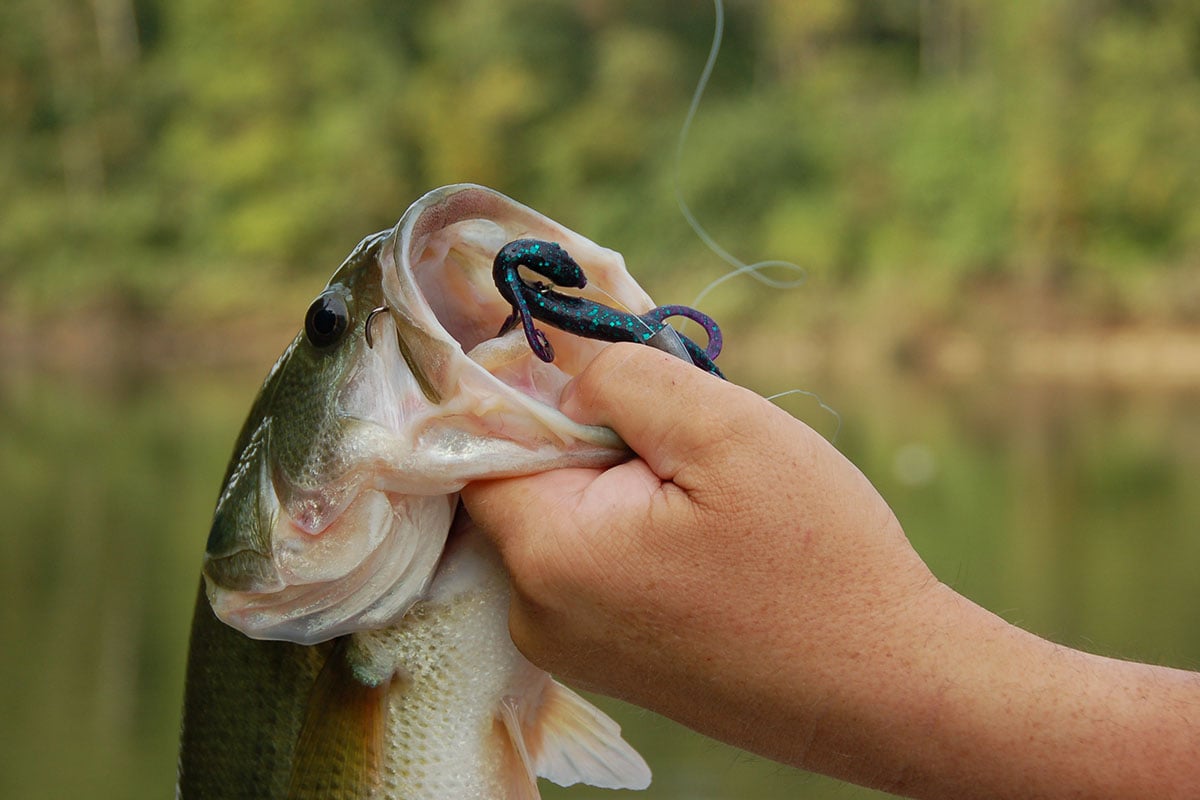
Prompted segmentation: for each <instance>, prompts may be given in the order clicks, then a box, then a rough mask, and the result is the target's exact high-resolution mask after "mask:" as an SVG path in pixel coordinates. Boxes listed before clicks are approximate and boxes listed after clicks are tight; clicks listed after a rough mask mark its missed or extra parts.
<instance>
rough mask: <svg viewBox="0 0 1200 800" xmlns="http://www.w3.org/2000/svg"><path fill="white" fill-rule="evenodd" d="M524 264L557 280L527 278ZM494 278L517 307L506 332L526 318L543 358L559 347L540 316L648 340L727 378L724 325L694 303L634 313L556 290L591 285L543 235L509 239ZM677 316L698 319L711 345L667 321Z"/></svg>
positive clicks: (583, 330) (599, 335)
mask: <svg viewBox="0 0 1200 800" xmlns="http://www.w3.org/2000/svg"><path fill="white" fill-rule="evenodd" d="M518 267H525V268H526V269H529V270H530V271H532V272H535V273H537V274H538V275H541V276H542V277H544V278H547V279H548V280H549V281H550V282H551V283H550V284H545V283H542V282H541V281H534V282H532V283H531V282H529V281H527V280H525V279H524V278H522V277H521V275H520V273H519V272H518V270H517V268H518ZM492 277H493V278H494V280H495V281H496V288H497V289H499V290H500V294H501V295H502V296H503V297H504V299H505V300H507V301H508V303H509V305H511V306H512V314H510V315H509V316H508V319H506V320H504V324H503V325H502V326H501V327H500V334H501V335H502V334H505V333H507V332H508V331H510V330H512V329H513V328H514V327H515V326H516V325H517V324H518V323H520V325H521V326H522V328H523V329H524V331H525V338H526V340H527V341H528V342H529V347H530V348H531V349H532V350H533V352H534V353H535V354H537V357H538V358H540V359H541V360H542V361H547V362H548V361H553V360H554V348H553V347H551V346H550V341H549V340H548V339H547V338H546V334H545V333H543V332H542V331H540V330H538V328H536V327H535V326H534V324H533V320H534V319H535V318H536V319H539V320H541V321H542V322H545V323H546V324H548V325H553V326H554V327H555V328H558V329H559V330H563V331H566V332H568V333H573V334H575V335H577V336H583V337H586V338H588V339H600V340H602V341H606V342H636V343H639V344H648V345H650V346H651V347H657V348H658V349H660V350H665V351H666V352H668V353H671V354H672V355H675V356H678V357H679V358H684V359H685V360H689V359H690V360H691V362H692V363H693V364H695V365H696V366H697V367H700V368H701V369H703V370H707V371H708V372H711V373H712V374H713V375H716V376H718V377H720V378H724V377H725V376H724V375H723V374H721V370H720V369H718V368H717V365H716V364H715V363H714V359H716V357H717V355H719V354H720V352H721V344H722V340H721V329H720V327H718V326H717V323H716V322H715V321H714V320H713V319H712V317H710V316H708V315H707V314H704V313H702V312H700V311H697V310H696V309H694V308H689V307H688V306H658V307H657V308H652V309H650V310H649V311H647V312H646V313H645V314H633V313H630V312H628V311H621V310H620V309H616V308H611V307H609V306H606V305H604V304H603V303H597V302H596V301H595V300H589V299H587V298H585V297H580V296H578V295H569V294H563V293H561V292H557V291H555V290H554V287H555V286H566V287H571V288H575V289H582V288H583V287H584V286H586V285H587V277H586V276H585V275H584V274H583V269H582V268H581V267H580V266H579V264H577V263H576V262H575V259H573V258H571V256H570V254H568V253H567V251H566V250H564V249H563V248H562V247H561V246H559V245H558V243H556V242H544V241H542V240H540V239H517V240H516V241H512V242H509V243H508V244H506V245H504V247H502V248H500V252H499V253H497V254H496V260H495V262H494V263H493V266H492ZM671 317H686V318H688V319H690V320H692V321H693V322H696V323H698V324H699V325H700V326H701V327H703V328H704V330H705V331H706V332H707V333H708V346H707V347H704V348H701V347H700V345H698V344H696V343H695V342H693V341H692V340H691V339H689V338H688V337H686V336H684V335H683V334H681V333H677V332H676V331H675V330H674V329H673V328H670V327H669V326H668V325H667V324H666V320H667V319H669V318H671ZM681 345H682V347H681Z"/></svg>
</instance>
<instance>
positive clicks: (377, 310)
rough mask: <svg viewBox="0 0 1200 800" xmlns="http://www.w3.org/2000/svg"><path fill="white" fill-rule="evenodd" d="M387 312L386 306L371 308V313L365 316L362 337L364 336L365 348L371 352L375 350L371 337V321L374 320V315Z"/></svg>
mask: <svg viewBox="0 0 1200 800" xmlns="http://www.w3.org/2000/svg"><path fill="white" fill-rule="evenodd" d="M387 310H388V307H387V306H379V307H378V308H372V309H371V313H369V314H367V321H366V322H365V323H363V335H364V336H366V339H367V347H369V348H371V349H372V350H374V349H375V341H374V339H373V338H372V337H371V320H373V319H375V315H376V314H379V313H382V312H384V311H387Z"/></svg>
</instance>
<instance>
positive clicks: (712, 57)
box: [671, 0, 807, 307]
mask: <svg viewBox="0 0 1200 800" xmlns="http://www.w3.org/2000/svg"><path fill="white" fill-rule="evenodd" d="M713 6H714V9H715V12H716V20H715V24H714V26H713V40H712V45H711V46H710V47H709V50H708V60H706V61H705V62H704V69H703V70H701V72H700V80H699V82H697V84H696V90H695V91H694V92H692V102H691V105H689V106H688V110H687V114H686V115H684V118H683V126H682V127H681V128H680V130H679V140H678V141H677V142H676V145H675V169H674V173H673V175H672V177H671V183H672V186H673V188H674V190H675V203H676V205H678V206H679V213H681V214H682V215H683V218H684V219H685V220H687V223H688V225H689V226H690V227H691V229H692V231H693V232H694V233H695V234H696V236H698V237H699V238H700V241H702V242H704V245H705V246H706V247H707V248H708V249H709V250H711V251H712V252H713V253H714V254H715V255H716V256H717V257H718V258H720V259H721V260H722V261H724V262H725V263H726V264H728V265H729V266H731V267H733V271H732V272H729V273H727V274H725V275H722V276H721V277H720V278H717V279H716V280H714V281H713V282H712V283H710V284H709V285H708V286H706V287H704V289H703V290H702V291H701V292H700V294H698V295H696V298H695V299H694V300H692V302H691V305H692V306H693V307H698V306H699V304H700V301H701V300H703V299H704V298H705V297H706V296H707V295H708V293H709V292H711V291H712V290H713V289H715V288H717V287H718V286H720V285H721V284H722V283H725V281H727V280H730V279H731V278H735V277H737V276H738V275H750V276H751V277H752V278H754V279H755V280H757V281H759V282H760V283H763V284H765V285H767V286H769V287H771V288H772V289H794V288H796V287H797V286H800V285H802V284H803V283H804V280H805V277H806V274H807V273H806V272H805V269H804V267H801V266H800V265H799V264H793V263H792V262H790V261H781V260H777V259H772V260H767V261H756V262H755V263H753V264H747V263H746V262H744V261H742V260H741V259H740V258H738V257H737V256H735V255H733V254H732V253H730V252H729V251H728V250H726V249H725V248H724V247H721V245H720V244H718V243H717V241H716V239H714V238H713V237H712V236H711V235H710V234H709V232H708V231H707V230H706V229H705V228H704V226H703V225H701V224H700V220H699V219H697V218H696V215H695V214H694V213H692V209H691V207H690V206H689V205H688V204H687V201H686V200H684V199H683V191H682V189H681V188H680V185H679V176H680V174H681V173H682V164H683V149H684V146H685V145H686V144H687V137H688V133H690V132H691V129H692V121H693V120H694V119H695V117H696V111H697V109H699V108H700V100H701V99H702V98H703V97H704V92H705V90H707V88H708V82H709V79H710V78H711V77H712V71H713V67H714V66H715V65H716V63H717V56H718V54H720V52H721V40H722V39H723V38H724V37H725V4H724V2H723V1H722V0H713ZM768 268H777V269H782V270H785V271H788V272H792V273H795V274H797V275H798V277H796V278H792V279H791V280H780V279H778V278H773V277H771V276H770V275H767V274H765V273H764V272H763V270H764V269H768Z"/></svg>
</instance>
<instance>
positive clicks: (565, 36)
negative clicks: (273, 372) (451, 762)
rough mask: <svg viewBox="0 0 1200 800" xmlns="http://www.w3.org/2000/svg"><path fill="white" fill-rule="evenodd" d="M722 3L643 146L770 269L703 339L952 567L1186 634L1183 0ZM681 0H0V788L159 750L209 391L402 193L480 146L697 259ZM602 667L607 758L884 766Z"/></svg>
mask: <svg viewBox="0 0 1200 800" xmlns="http://www.w3.org/2000/svg"><path fill="white" fill-rule="evenodd" d="M727 14H728V16H727V26H726V36H725V39H724V42H723V50H722V55H721V59H720V61H719V62H718V64H717V67H716V70H715V72H714V74H713V80H712V84H711V86H710V89H709V93H708V95H707V96H706V98H705V100H704V102H703V104H702V105H701V108H700V112H699V115H698V117H697V118H696V123H695V126H694V128H693V129H692V132H691V134H690V136H689V138H688V140H687V142H686V148H685V150H684V152H683V157H682V160H681V162H680V172H679V185H680V188H681V190H682V193H683V195H684V196H685V197H686V198H687V200H688V202H689V203H690V204H691V206H692V208H693V209H694V210H695V212H696V214H697V215H698V217H699V218H700V219H701V221H702V222H703V223H704V224H705V225H706V226H707V227H708V228H709V229H710V231H711V232H712V234H713V235H714V236H715V237H716V239H717V240H718V241H719V242H720V243H721V244H722V245H723V246H724V247H726V248H728V249H729V250H731V251H732V252H733V253H735V254H736V255H738V256H739V257H740V258H743V259H746V260H750V261H754V260H758V259H763V258H779V259H787V260H790V261H794V262H796V263H798V264H801V265H803V266H804V267H805V269H806V271H807V282H806V284H805V285H804V286H802V287H800V288H798V289H793V290H790V291H779V290H773V289H770V288H767V287H764V286H762V285H761V284H759V283H756V282H755V281H753V280H749V279H746V278H740V279H737V280H734V281H730V282H728V283H724V284H722V285H721V286H720V287H719V288H717V289H716V290H715V291H713V292H712V293H711V294H710V295H708V296H707V297H706V298H705V300H704V304H703V307H704V309H705V310H706V311H708V312H710V313H711V314H713V315H714V316H715V317H716V318H717V319H718V320H719V321H720V322H721V323H722V325H723V327H724V329H725V334H726V341H727V342H728V345H727V348H726V352H725V354H724V355H723V357H722V359H721V364H722V366H723V367H724V369H725V370H726V372H727V374H729V376H730V377H731V378H732V379H734V380H736V381H738V382H741V383H744V384H746V385H749V386H751V387H753V388H755V389H756V390H757V391H760V392H761V393H763V394H773V393H775V392H780V391H784V390H788V389H794V388H800V389H804V390H808V391H811V392H815V393H817V394H819V395H820V397H821V398H822V399H823V400H824V401H825V402H826V403H828V404H830V405H831V406H833V407H834V408H836V409H837V410H838V412H840V415H841V419H842V424H841V427H840V431H838V433H837V439H836V444H837V445H838V447H840V448H841V449H842V450H843V451H844V452H845V453H846V454H847V455H849V456H850V457H851V458H852V459H853V460H854V461H855V462H856V463H858V464H859V465H860V466H861V467H862V468H863V470H864V471H865V472H866V473H867V474H868V475H869V476H870V477H871V479H872V480H873V481H874V482H875V483H876V484H877V485H878V486H879V487H880V489H881V490H882V491H883V493H884V495H885V496H886V497H887V498H888V499H889V501H890V502H891V503H892V504H893V505H894V507H895V509H896V510H897V513H898V514H899V516H900V518H901V520H902V522H903V523H904V525H905V527H906V529H907V531H908V532H909V534H910V536H911V538H912V539H913V542H914V544H915V545H916V547H917V549H918V550H919V551H920V552H921V554H922V555H923V556H924V557H925V558H926V559H927V560H928V561H929V563H930V564H931V566H932V567H933V569H934V570H935V572H936V573H937V574H938V575H939V576H940V577H941V578H942V579H943V580H945V581H947V582H949V583H951V584H952V585H954V586H955V587H956V588H958V589H959V591H961V592H963V593H964V594H966V595H968V596H969V597H972V598H973V599H975V600H977V601H978V602H980V603H981V604H983V605H984V606H986V607H988V608H990V609H992V610H994V611H996V612H997V613H1000V614H1002V615H1003V616H1004V617H1006V618H1007V619H1010V620H1012V621H1014V622H1016V623H1018V624H1020V625H1022V626H1024V627H1026V628H1028V629H1030V630H1033V631H1036V632H1038V633H1040V634H1042V635H1045V636H1048V637H1050V638H1052V639H1055V640H1057V641H1059V642H1063V643H1066V644H1069V645H1073V646H1077V647H1083V648H1085V649H1088V650H1091V651H1094V652H1100V653H1104V654H1108V655H1115V656H1120V657H1127V658H1137V659H1143V660H1149V661H1153V662H1157V663H1163V664H1169V665H1174V666H1181V667H1188V668H1196V667H1200V596H1198V595H1200V588H1198V587H1200V536H1198V535H1197V534H1198V533H1200V525H1198V523H1200V492H1197V491H1195V486H1196V484H1197V481H1198V478H1200V409H1198V407H1197V403H1196V400H1197V396H1198V394H1200V202H1197V199H1196V198H1197V196H1198V194H1200V147H1197V142H1200V5H1197V4H1195V3H1192V2H1187V0H1137V1H1136V2H1131V1H1130V0H1055V1H1054V2H1041V0H1013V2H1008V3H994V2H984V0H903V1H897V0H808V1H807V2H797V1H796V0H755V1H754V2H751V1H750V0H730V2H729V5H728V8H727ZM712 30H713V8H712V5H711V4H710V3H709V2H708V0H660V1H659V2H650V3H647V2H638V1H636V0H578V1H577V2H561V0H447V2H440V3H419V2H405V1H402V0H393V1H391V2H389V1H387V0H347V2H342V3H338V4H317V3H274V2H264V1H262V0H251V1H250V2H243V3H238V4H235V5H230V4H228V3H224V2H217V0H170V1H169V2H168V0H5V2H4V3H3V4H2V5H0V137H2V139H0V141H2V142H3V145H2V147H0V300H2V301H3V302H2V305H0V506H2V508H3V517H2V518H3V533H2V535H0V641H2V642H3V645H2V646H0V752H2V753H4V768H3V769H0V796H3V797H6V798H7V797H13V798H26V797H28V798H36V797H65V796H76V795H83V794H84V793H86V794H89V795H99V796H107V797H123V798H152V797H166V796H170V795H171V793H172V786H173V782H174V772H175V748H176V736H177V730H178V720H179V708H180V702H181V697H182V686H183V664H184V657H185V651H186V647H187V633H188V625H189V615H190V605H191V602H192V598H193V597H194V590H195V584H196V580H197V574H198V567H199V559H200V555H201V552H202V550H203V544H204V539H205V536H206V534H207V529H208V522H209V518H210V515H211V510H212V504H213V502H214V500H215V497H216V492H217V488H218V481H219V480H220V477H221V475H222V472H223V469H224V462H225V459H226V458H227V457H228V455H229V450H230V448H231V447H232V444H233V440H234V437H235V435H236V433H237V430H238V428H239V426H240V423H241V420H242V418H243V416H244V414H245V413H246V412H247V410H248V409H249V405H250V401H251V399H252V397H253V395H254V392H255V390H256V388H257V386H258V384H259V383H260V381H261V380H262V378H263V377H264V375H265V374H266V371H267V369H268V368H269V366H270V365H271V363H272V362H273V360H274V358H275V356H276V355H277V354H278V352H279V351H281V350H282V348H283V347H284V345H285V344H286V343H287V342H288V340H289V339H290V338H291V336H292V335H293V334H294V332H295V331H296V330H297V329H298V328H299V326H300V322H301V318H302V315H303V313H304V310H305V309H306V307H307V304H308V302H309V300H310V299H311V297H312V296H313V295H315V294H316V292H317V291H319V289H320V288H321V286H322V285H323V284H324V281H325V279H326V277H327V276H328V275H329V274H330V273H331V272H332V271H333V269H334V268H335V267H336V266H337V264H338V263H339V262H340V260H341V259H342V258H343V257H344V256H345V255H346V254H347V253H348V252H349V250H350V249H351V248H352V247H353V246H354V244H355V243H356V242H358V240H359V239H360V238H362V237H363V236H364V235H365V234H367V233H370V232H373V231H376V230H379V229H382V228H385V227H389V226H391V225H392V224H394V222H395V221H396V219H397V218H398V217H399V216H400V214H401V213H402V212H403V211H404V209H405V208H406V207H407V205H408V204H409V203H410V202H412V201H413V200H415V199H416V198H417V197H418V196H419V195H420V194H422V193H423V192H425V191H426V190H428V189H430V188H433V187H435V186H438V185H442V184H446V183H452V182H457V181H473V182H478V183H483V184H487V185H489V186H492V187H494V188H497V189H499V190H501V191H503V192H505V193H507V194H510V195H511V196H513V197H514V198H516V199H518V200H520V201H522V202H524V203H526V204H528V205H531V206H533V207H534V208H536V209H538V210H540V211H542V212H544V213H546V214H548V215H549V216H551V217H553V218H555V219H556V220H558V221H560V222H562V223H564V224H566V225H568V226H569V227H572V228H574V229H576V230H578V231H580V232H582V233H583V234H584V235H586V236H588V237H590V238H592V239H594V240H596V241H598V242H600V243H601V244H604V245H607V246H609V247H612V248H614V249H617V250H620V251H621V252H623V253H624V255H625V257H626V259H627V261H628V263H629V266H630V269H631V271H632V272H633V274H634V275H635V276H636V277H637V278H638V279H639V280H641V281H642V282H643V284H644V285H646V286H647V287H648V288H649V290H650V291H651V293H652V295H653V296H654V297H655V298H656V299H657V301H658V302H660V303H668V302H680V303H688V302H690V301H691V299H692V298H693V297H695V296H696V295H697V294H698V293H699V292H700V291H701V290H702V289H703V288H704V287H705V286H706V285H707V284H708V283H709V282H710V281H712V280H713V279H715V278H717V277H720V276H721V275H722V274H724V273H725V272H726V271H727V270H728V267H727V265H725V264H723V263H722V262H721V261H720V260H719V259H718V258H717V257H716V256H714V255H713V254H712V253H711V252H709V251H708V250H707V249H706V248H705V247H704V246H703V244H702V243H701V241H700V240H699V238H698V237H697V236H696V235H695V234H694V233H693V232H692V231H691V230H690V229H689V228H688V226H687V225H686V223H685V222H684V220H683V218H682V216H681V214H680V211H679V209H678V208H677V206H676V201H675V199H674V195H673V189H672V185H673V170H674V166H675V148H676V143H677V139H678V134H679V128H680V124H681V123H682V121H683V117H684V114H685V111H686V109H687V104H688V101H689V99H690V96H691V92H692V89H693V87H694V86H695V83H696V80H697V78H698V76H699V73H700V70H701V67H702V65H703V62H704V58H705V55H706V53H707V51H708V48H709V44H710V41H711V37H712ZM779 402H780V403H781V404H782V405H784V406H785V407H786V408H788V410H789V411H791V412H792V413H794V414H796V415H797V416H799V417H801V418H802V419H804V420H806V421H807V422H809V423H810V424H811V425H813V426H814V427H816V428H818V429H819V430H821V431H822V432H823V433H825V434H826V435H828V436H833V435H834V432H835V430H836V429H837V422H836V420H834V418H833V417H832V416H830V415H828V414H826V413H825V412H823V411H822V410H821V409H820V408H819V407H818V404H817V402H816V401H815V400H814V399H812V398H810V397H805V396H789V397H787V398H783V399H781V400H780V401H779ZM798 601H799V602H802V599H800V600H798ZM605 705H606V708H609V709H610V710H611V711H612V713H613V714H614V715H615V716H617V718H618V719H619V720H620V722H621V724H622V725H623V726H624V728H625V730H626V732H627V736H628V738H629V739H630V740H631V741H632V742H633V743H635V744H636V745H637V747H638V748H639V749H640V750H641V751H642V752H643V753H644V754H645V755H646V756H647V759H648V761H649V762H650V763H651V765H652V766H653V768H654V770H655V784H654V785H653V786H652V787H651V789H650V790H649V791H648V792H645V793H642V794H639V795H634V794H632V793H630V794H629V796H630V797H643V798H648V799H649V798H697V799H703V798H742V797H757V798H871V797H882V795H879V794H878V793H873V792H869V791H865V790H859V789H855V788H853V787H848V786H844V785H841V784H837V783H835V782H832V781H827V780H824V779H820V778H815V777H812V776H808V775H805V774H803V773H800V772H797V771H794V770H791V769H787V768H784V767H781V766H779V765H775V764H772V763H770V762H766V761H763V760H761V759H756V758H752V757H750V756H747V755H744V754H741V753H739V752H738V751H735V750H732V749H729V748H726V747H724V746H721V745H718V744H716V743H713V742H711V741H708V740H706V739H704V738H702V737H699V736H696V735H693V734H690V733H688V732H687V731H685V730H683V729H681V728H679V727H678V726H675V725H673V724H671V723H669V722H667V721H665V720H662V719H660V718H658V717H655V716H653V715H650V714H647V713H645V712H642V711H640V710H638V709H633V708H629V707H625V706H620V705H617V704H612V703H606V704H605ZM545 793H546V796H547V797H549V798H560V797H561V798H587V797H597V798H600V797H616V796H618V795H614V794H612V793H607V792H600V791H594V790H589V789H579V788H576V789H572V790H558V789H556V788H553V787H548V788H547V790H546V792H545Z"/></svg>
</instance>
